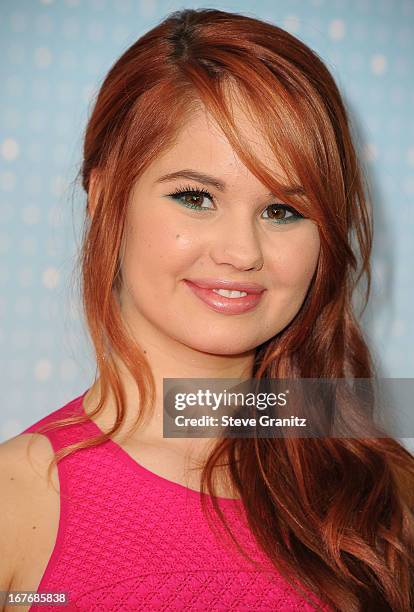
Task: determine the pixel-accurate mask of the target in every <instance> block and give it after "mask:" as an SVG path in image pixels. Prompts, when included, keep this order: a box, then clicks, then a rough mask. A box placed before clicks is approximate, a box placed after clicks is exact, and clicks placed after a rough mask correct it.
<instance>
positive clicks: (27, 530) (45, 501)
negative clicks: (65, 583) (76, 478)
mask: <svg viewBox="0 0 414 612" xmlns="http://www.w3.org/2000/svg"><path fill="white" fill-rule="evenodd" d="M53 456H54V453H53V448H52V445H51V443H50V441H49V439H48V438H47V437H46V436H45V435H40V434H36V433H30V434H20V435H18V436H15V437H14V438H11V439H10V440H7V441H6V442H3V443H1V444H0V488H1V505H2V512H1V520H0V550H1V554H0V590H7V589H8V588H9V587H10V585H11V583H12V582H13V577H14V575H15V572H16V570H17V569H18V568H19V567H20V565H21V563H22V561H23V560H24V559H25V558H26V557H27V551H28V550H30V548H31V547H32V548H33V550H36V546H37V541H38V540H39V538H42V537H43V536H42V532H44V530H45V529H47V519H49V520H50V516H49V517H48V516H47V513H46V516H45V509H47V508H50V507H51V504H52V503H54V501H53V500H56V497H57V499H58V498H59V479H58V477H57V470H56V468H55V466H53V468H52V470H51V475H50V478H49V479H48V477H47V468H48V466H49V464H50V462H51V460H52V459H53Z"/></svg>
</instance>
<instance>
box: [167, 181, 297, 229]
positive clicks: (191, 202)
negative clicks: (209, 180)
mask: <svg viewBox="0 0 414 612" xmlns="http://www.w3.org/2000/svg"><path fill="white" fill-rule="evenodd" d="M168 197H171V198H173V199H174V200H177V201H178V202H179V203H180V204H181V205H182V206H185V207H186V208H192V209H193V210H198V211H203V212H204V211H208V210H214V208H212V207H209V206H203V202H204V199H205V198H208V199H209V200H210V201H211V202H212V203H213V202H214V198H213V196H212V195H211V193H210V192H209V191H207V190H206V189H202V188H200V187H192V186H191V185H188V186H185V187H181V186H180V187H177V189H176V190H175V191H173V192H172V193H169V194H168ZM265 211H270V213H268V216H267V217H264V218H265V219H268V220H269V221H271V223H273V224H276V225H283V224H285V223H291V222H293V221H297V220H298V219H302V218H303V215H301V214H300V213H298V212H297V210H295V209H294V208H292V206H288V205H287V204H270V205H269V206H267V207H266V209H265Z"/></svg>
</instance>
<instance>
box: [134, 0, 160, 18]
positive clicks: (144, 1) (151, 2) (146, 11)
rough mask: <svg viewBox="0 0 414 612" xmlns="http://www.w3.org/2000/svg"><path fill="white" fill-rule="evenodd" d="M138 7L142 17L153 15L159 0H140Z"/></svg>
mask: <svg viewBox="0 0 414 612" xmlns="http://www.w3.org/2000/svg"><path fill="white" fill-rule="evenodd" d="M138 7H139V8H138V10H139V14H140V15H141V16H142V17H151V16H152V15H154V13H155V11H156V9H157V0H139V5H138Z"/></svg>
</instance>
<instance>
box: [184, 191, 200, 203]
mask: <svg viewBox="0 0 414 612" xmlns="http://www.w3.org/2000/svg"><path fill="white" fill-rule="evenodd" d="M203 198H204V196H203V194H202V193H186V194H185V195H184V201H185V203H186V204H188V205H189V206H192V205H195V206H201V204H202V203H203Z"/></svg>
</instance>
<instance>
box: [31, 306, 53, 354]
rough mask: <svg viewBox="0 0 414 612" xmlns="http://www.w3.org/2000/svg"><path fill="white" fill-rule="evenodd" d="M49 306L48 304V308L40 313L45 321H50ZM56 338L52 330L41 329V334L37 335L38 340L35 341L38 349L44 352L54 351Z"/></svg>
mask: <svg viewBox="0 0 414 612" xmlns="http://www.w3.org/2000/svg"><path fill="white" fill-rule="evenodd" d="M48 305H49V304H46V307H45V308H44V309H43V311H41V313H40V314H41V316H42V318H43V319H45V320H46V321H50V314H49V312H48V310H49V309H48ZM54 337H55V333H53V332H52V331H51V330H47V329H41V330H40V332H38V333H37V334H36V340H35V345H36V349H38V350H42V351H50V350H52V349H53V346H54V344H55V341H54Z"/></svg>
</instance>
